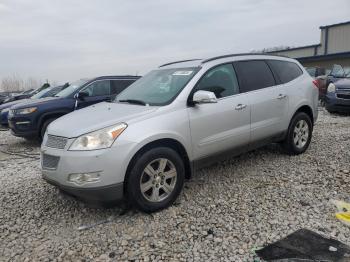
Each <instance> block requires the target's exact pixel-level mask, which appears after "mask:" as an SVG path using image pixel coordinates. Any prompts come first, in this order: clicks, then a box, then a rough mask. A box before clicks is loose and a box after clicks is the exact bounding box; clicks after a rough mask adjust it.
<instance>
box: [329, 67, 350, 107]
mask: <svg viewBox="0 0 350 262" xmlns="http://www.w3.org/2000/svg"><path fill="white" fill-rule="evenodd" d="M323 85H324V86H326V87H327V88H326V90H327V91H326V94H325V100H324V102H325V107H326V109H327V111H328V112H330V113H333V112H350V68H343V67H342V66H340V65H334V66H333V68H332V71H331V73H330V74H329V75H328V76H327V78H326V79H325V81H324V84H323Z"/></svg>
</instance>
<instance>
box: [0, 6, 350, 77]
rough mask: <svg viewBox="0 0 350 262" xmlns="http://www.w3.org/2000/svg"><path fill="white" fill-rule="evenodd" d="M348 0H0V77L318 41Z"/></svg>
mask: <svg viewBox="0 0 350 262" xmlns="http://www.w3.org/2000/svg"><path fill="white" fill-rule="evenodd" d="M348 20H350V1H349V0H331V1H330V0H307V1H306V0H176V1H175V0H173V1H170V0H168V1H167V0H147V1H142V0H128V1H126V0H124V1H121V0H95V1H93V0H59V1H53V0H35V1H34V0H32V1H28V0H0V80H1V78H3V77H7V76H11V75H14V74H16V75H18V76H21V77H23V78H28V77H33V78H36V79H48V80H49V81H53V82H56V83H65V82H67V81H70V82H71V81H74V80H77V79H80V78H85V77H94V76H99V75H118V74H145V73H147V72H148V71H150V70H152V69H154V68H156V67H157V66H159V65H160V64H162V63H166V62H169V61H174V60H175V61H176V60H182V59H191V58H208V57H211V56H216V55H223V54H231V53H239V52H250V51H252V50H259V49H263V48H267V47H274V46H281V45H283V46H293V47H296V46H303V45H310V44H318V43H319V42H320V30H319V26H321V25H328V24H333V23H339V22H344V21H348Z"/></svg>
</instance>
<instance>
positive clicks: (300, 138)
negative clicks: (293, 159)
mask: <svg viewBox="0 0 350 262" xmlns="http://www.w3.org/2000/svg"><path fill="white" fill-rule="evenodd" d="M308 139H309V126H308V124H307V122H306V121H305V120H303V119H302V120H299V121H298V122H297V123H296V125H295V127H294V131H293V141H294V145H295V146H296V147H297V148H299V149H301V148H303V147H304V146H305V145H306V143H307V141H308Z"/></svg>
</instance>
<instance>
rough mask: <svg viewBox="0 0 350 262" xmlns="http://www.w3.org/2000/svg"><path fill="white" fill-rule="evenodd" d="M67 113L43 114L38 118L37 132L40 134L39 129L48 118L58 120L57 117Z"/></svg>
mask: <svg viewBox="0 0 350 262" xmlns="http://www.w3.org/2000/svg"><path fill="white" fill-rule="evenodd" d="M68 113H69V112H67V111H55V112H49V113H46V114H43V115H42V116H41V117H40V118H39V121H38V132H39V133H40V130H41V128H42V126H43V124H44V123H45V121H46V120H48V119H50V118H59V117H61V116H63V115H66V114H68Z"/></svg>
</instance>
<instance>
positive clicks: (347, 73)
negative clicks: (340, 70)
mask: <svg viewBox="0 0 350 262" xmlns="http://www.w3.org/2000/svg"><path fill="white" fill-rule="evenodd" d="M344 72H345V77H347V78H350V67H346V68H344Z"/></svg>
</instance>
